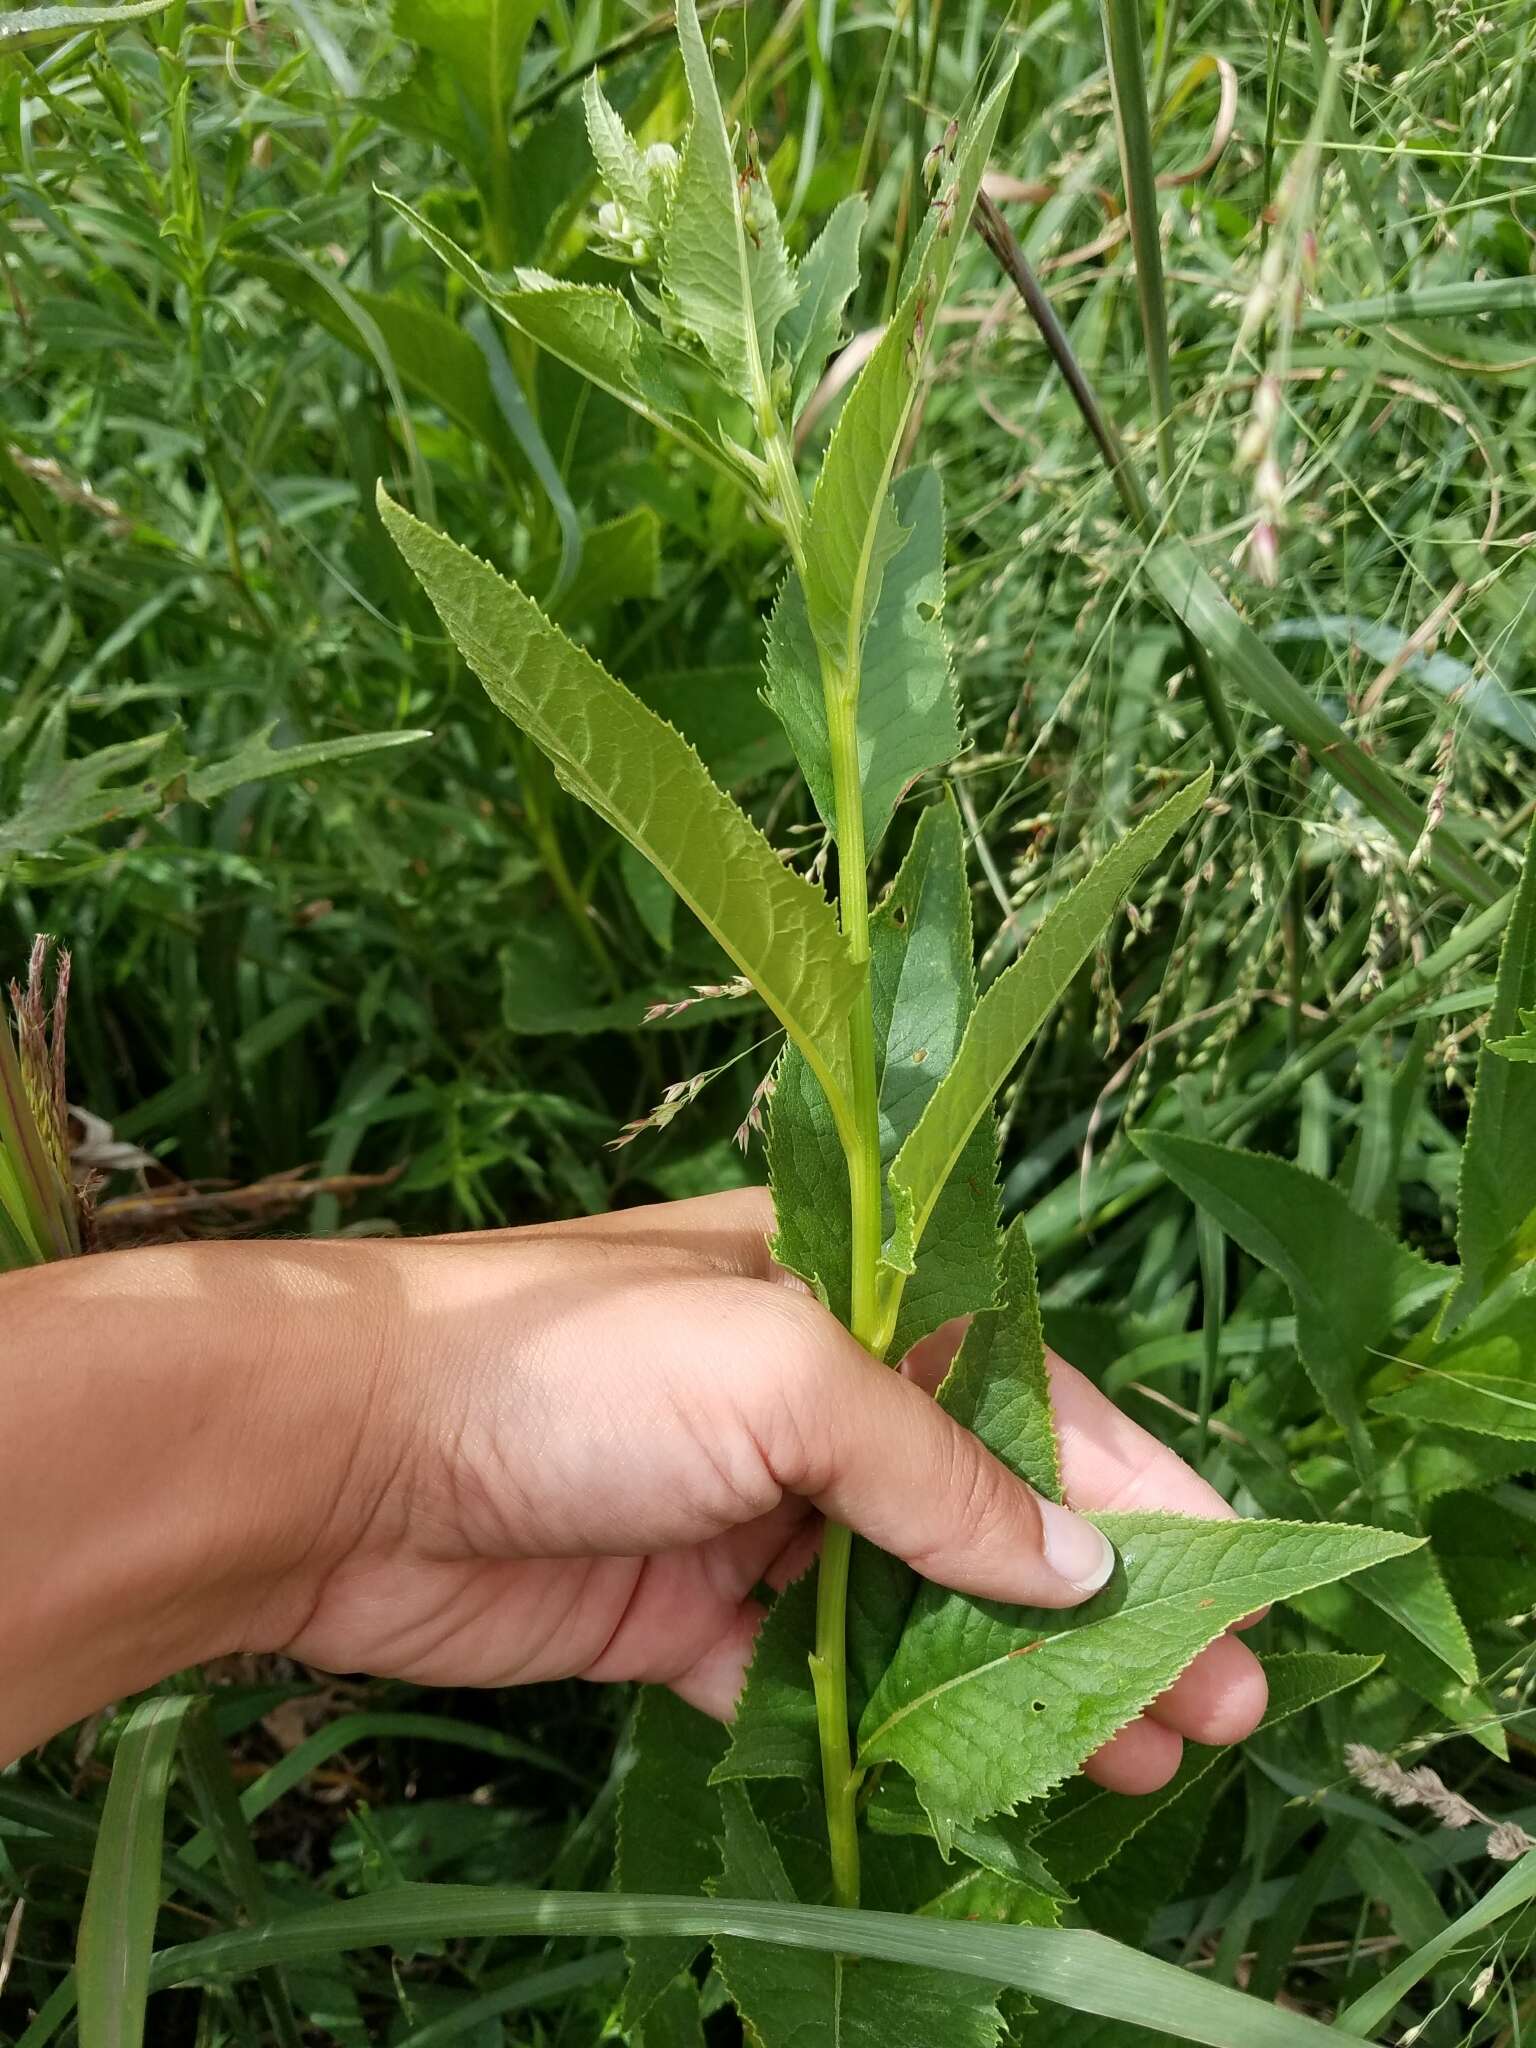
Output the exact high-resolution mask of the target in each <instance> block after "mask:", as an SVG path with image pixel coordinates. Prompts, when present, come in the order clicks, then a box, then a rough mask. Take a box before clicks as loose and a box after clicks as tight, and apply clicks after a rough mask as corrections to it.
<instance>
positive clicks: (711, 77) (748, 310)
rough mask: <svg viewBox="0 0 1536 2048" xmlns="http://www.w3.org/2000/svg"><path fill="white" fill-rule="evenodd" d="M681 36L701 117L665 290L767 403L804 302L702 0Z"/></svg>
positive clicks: (687, 156) (730, 370)
mask: <svg viewBox="0 0 1536 2048" xmlns="http://www.w3.org/2000/svg"><path fill="white" fill-rule="evenodd" d="M677 36H678V41H679V43H680V44H681V46H682V52H683V69H684V71H685V72H686V74H687V78H688V96H689V98H690V99H691V101H692V102H693V125H692V127H691V128H690V129H689V131H688V140H687V142H686V143H685V144H684V147H683V160H682V163H681V165H680V167H679V169H678V174H677V185H676V188H675V190H674V192H673V195H672V204H671V208H670V209H669V211H668V214H667V219H666V223H665V226H664V228H663V232H662V241H661V266H660V267H661V287H662V292H663V294H664V296H665V298H666V301H667V305H668V307H669V309H670V311H671V313H672V315H673V317H674V318H675V319H677V320H678V321H680V322H681V323H682V324H683V325H684V326H685V327H687V328H688V330H689V331H690V332H691V333H692V334H694V335H696V336H697V337H698V339H699V341H700V342H701V343H702V344H703V346H704V349H705V351H706V352H707V354H708V355H709V358H710V360H711V361H712V362H713V363H714V365H715V367H716V369H717V370H718V371H719V373H720V375H721V377H722V378H723V379H724V380H725V382H726V383H727V384H728V385H729V387H730V389H731V390H732V391H733V392H734V393H735V394H736V396H737V397H738V398H742V399H745V400H746V402H747V403H748V404H749V405H751V406H753V407H760V406H762V405H764V404H766V403H767V402H768V396H769V389H770V384H769V380H770V377H771V374H772V368H773V347H774V336H775V334H776V332H777V330H778V325H779V322H780V321H781V320H782V319H783V317H784V315H785V314H786V313H787V312H788V311H789V309H790V307H791V306H792V305H793V304H794V303H795V297H796V287H795V278H794V272H793V270H792V269H791V267H790V262H789V257H788V255H787V254H786V252H785V248H784V237H783V233H782V231H781V229H780V226H779V216H778V213H777V211H776V209H775V207H774V204H773V196H772V194H771V193H770V192H769V190H768V188H767V185H766V183H765V181H764V180H763V177H762V174H761V172H759V171H758V169H757V167H756V165H755V164H749V165H748V166H747V169H746V170H745V172H743V174H742V175H741V176H740V177H738V175H737V171H736V161H735V157H734V155H733V154H732V151H731V139H730V137H729V135H728V134H727V133H726V128H725V115H724V112H723V111H722V109H721V106H720V94H719V92H718V90H717V88H716V86H715V73H714V68H713V66H712V65H711V63H710V60H709V51H708V49H707V48H706V47H705V43H704V32H703V30H702V29H701V28H700V26H699V12H698V8H697V6H696V5H695V4H694V0H679V4H678V9H677ZM749 213H750V217H749Z"/></svg>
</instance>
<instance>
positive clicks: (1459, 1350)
mask: <svg viewBox="0 0 1536 2048" xmlns="http://www.w3.org/2000/svg"><path fill="white" fill-rule="evenodd" d="M1373 1405H1374V1406H1375V1407H1377V1408H1378V1409H1380V1410H1382V1411H1383V1412H1384V1413H1385V1414H1388V1415H1395V1416H1398V1417H1401V1418H1402V1419H1403V1420H1405V1421H1412V1422H1415V1423H1438V1424H1440V1425H1442V1426H1443V1427H1446V1428H1450V1429H1468V1430H1478V1431H1481V1432H1483V1433H1485V1434H1487V1435H1489V1436H1499V1437H1505V1438H1516V1439H1519V1440H1522V1441H1525V1442H1532V1441H1536V1267H1530V1266H1525V1267H1522V1268H1521V1269H1520V1270H1519V1271H1518V1272H1517V1273H1515V1274H1513V1275H1512V1276H1511V1277H1510V1278H1509V1279H1508V1280H1506V1281H1505V1283H1504V1285H1503V1286H1502V1287H1500V1288H1498V1289H1497V1290H1496V1292H1494V1293H1493V1294H1491V1295H1489V1296H1488V1298H1487V1299H1486V1300H1485V1301H1484V1302H1483V1303H1482V1304H1481V1306H1480V1307H1478V1308H1477V1309H1475V1310H1474V1311H1473V1313H1472V1314H1471V1315H1470V1316H1469V1317H1468V1319H1467V1320H1466V1321H1465V1322H1463V1323H1461V1324H1459V1325H1458V1326H1457V1327H1456V1329H1455V1330H1454V1331H1453V1332H1452V1333H1451V1335H1450V1336H1448V1337H1446V1338H1444V1339H1443V1340H1442V1341H1441V1342H1440V1343H1438V1344H1436V1345H1435V1347H1434V1349H1433V1350H1432V1351H1431V1352H1430V1354H1429V1356H1428V1357H1427V1358H1426V1360H1425V1361H1424V1363H1423V1365H1422V1367H1420V1368H1418V1369H1417V1370H1416V1371H1415V1374H1414V1377H1413V1378H1412V1379H1411V1380H1410V1381H1409V1383H1408V1385H1407V1386H1406V1387H1404V1388H1402V1389H1401V1390H1400V1391H1399V1392H1397V1393H1392V1394H1386V1395H1383V1396H1381V1397H1380V1398H1379V1399H1378V1400H1377V1401H1376V1402H1375V1403H1374V1404H1373Z"/></svg>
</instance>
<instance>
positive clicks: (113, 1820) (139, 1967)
mask: <svg viewBox="0 0 1536 2048" xmlns="http://www.w3.org/2000/svg"><path fill="white" fill-rule="evenodd" d="M195 1704H196V1696H195V1695H193V1694H191V1693H179V1694H174V1695H172V1696H170V1697H168V1698H165V1699H152V1700H146V1701H145V1702H144V1704H143V1705H142V1706H139V1707H136V1708H135V1709H134V1713H133V1717H132V1719H131V1720H130V1721H129V1723H128V1726H127V1728H126V1730H125V1731H124V1733H123V1738H122V1740H121V1742H120V1743H119V1744H118V1746H117V1755H116V1757H115V1759H114V1760H113V1765H112V1782H111V1784H110V1785H109V1786H108V1787H107V1803H106V1806H105V1807H104V1808H103V1810H102V1816H101V1829H100V1832H99V1834H98V1835H97V1838H96V1853H95V1855H94V1856H93V1857H92V1859H91V1880H90V1883H89V1885H88V1886H87V1887H86V1893H85V1910H84V1912H83V1914H82V1915H81V1920H80V1943H79V1949H78V1952H77V1956H76V1964H77V1970H78V1975H79V1985H80V2044H81V2048H139V2044H140V2043H141V2042H142V2041H143V2039H144V2002H145V1999H146V1998H147V1997H148V1995H149V1973H150V1961H151V1956H152V1952H153V1949H154V1942H155V1920H156V1917H157V1916H158V1914H159V1911H160V1850H161V1838H162V1836H163V1833H164V1828H165V1795H166V1792H167V1790H168V1788H169V1786H170V1782H171V1766H172V1764H173V1763H174V1762H175V1760H176V1744H177V1741H178V1739H179V1737H180V1734H181V1724H182V1721H183V1720H184V1719H185V1717H186V1715H187V1714H188V1713H189V1712H190V1711H191V1709H192V1707H193V1706H194V1705H195Z"/></svg>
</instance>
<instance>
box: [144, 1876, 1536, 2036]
mask: <svg viewBox="0 0 1536 2048" xmlns="http://www.w3.org/2000/svg"><path fill="white" fill-rule="evenodd" d="M1517 1868H1523V1866H1517ZM594 1934H595V1935H604V1934H607V1935H612V1934H623V1935H626V1936H631V1937H640V1938H646V1939H648V1938H650V1937H651V1936H653V1935H672V1934H691V1935H698V1936H701V1937H704V1938H707V1939H710V1940H716V1939H719V1940H725V1941H730V1942H737V1943H741V1942H760V1943H763V1944H765V1945H767V1946H772V1947H782V1948H790V1949H798V1950H800V1951H801V1952H802V1953H803V1954H804V1955H811V1956H824V1955H843V1956H868V1957H870V1958H871V1959H873V1960H875V1961H879V1962H894V1963H900V1964H902V1965H903V1966H904V1967H907V1968H909V1969H910V1968H912V1967H920V1968H923V1969H934V1970H951V1971H953V1972H955V1973H956V1974H957V1975H962V1976H972V1977H978V1978H981V1979H982V1980H983V1981H984V1982H986V1983H987V1984H989V1985H997V1984H1005V1985H1009V1986H1011V1987H1012V1988H1013V1989H1015V1990H1019V1991H1024V1992H1028V1993H1030V1994H1031V1995H1032V1996H1034V1997H1037V1998H1044V1999H1050V2000H1052V2001H1054V2002H1056V2003H1058V2004H1062V2005H1066V2006H1069V2007H1071V2008H1072V2009H1073V2010H1074V2011H1077V2012H1081V2013H1087V2014H1090V2015H1092V2014H1097V2015H1101V2016H1103V2017H1105V2018H1109V2019H1130V2018H1132V2017H1134V2018H1136V2019H1139V2020H1140V2021H1141V2022H1142V2024H1143V2025H1145V2026H1147V2027H1149V2028H1151V2029H1152V2031H1153V2032H1155V2033H1159V2034H1163V2035H1166V2036H1172V2037H1173V2039H1175V2040H1176V2041H1182V2042H1186V2043H1187V2042H1196V2043H1199V2044H1201V2048H1338V2042H1337V2037H1336V2036H1335V2035H1334V2034H1333V2033H1331V2032H1330V2031H1329V2029H1328V2028H1327V2027H1325V2026H1323V2025H1322V2024H1321V2023H1320V2022H1319V2021H1317V2020H1313V2019H1309V2018H1307V2017H1306V2015H1305V2014H1303V2013H1298V2012H1291V2011H1287V2010H1286V2009H1284V2008H1283V2007H1280V2006H1275V2005H1266V2004H1265V2003H1264V2002H1263V2001H1262V2000H1261V1999H1257V1998H1247V1997H1245V1996H1244V1995H1243V1994H1242V1993H1241V1992H1239V1991H1233V1990H1230V1989H1229V1988H1228V1987H1227V1986H1225V1985H1222V1984H1213V1983H1212V1982H1210V1980H1209V1979H1208V1978H1205V1977H1201V1976H1199V1975H1197V1974H1196V1973H1194V1972H1193V1971H1190V1970H1184V1969H1180V1968H1178V1967H1176V1966H1175V1965H1174V1964H1172V1963H1165V1962H1160V1961H1159V1960H1158V1959H1157V1958H1156V1957H1153V1956H1148V1955H1140V1954H1138V1953H1137V1952H1136V1951H1135V1950H1134V1949H1130V1948H1126V1947H1123V1946H1122V1945H1121V1944H1120V1943H1119V1942H1115V1941H1109V1940H1106V1939H1105V1937H1104V1936H1103V1935H1101V1934H1093V1933H1089V1932H1087V1931H1085V1930H1084V1929H1082V1928H1077V1927H989V1926H986V1925H984V1924H974V1925H973V1924H970V1923H967V1922H963V1921H954V1920H933V1919H929V1918H926V1917H918V1916H914V1915H912V1914H908V1913H874V1912H854V1911H843V1910H839V1909H838V1908H836V1907H832V1906H802V1905H791V1904H779V1903H777V1902H775V1901H771V1900H767V1901H765V1900H757V1899H726V1898H719V1899H706V1900H698V1899H691V1898H683V1897H671V1896H668V1897H658V1898H633V1897H626V1896H625V1895H624V1894H622V1893H610V1892H564V1891H529V1890H518V1889H514V1888H511V1887H505V1888H504V1887H499V1886H479V1885H453V1884H433V1885H397V1886H395V1887H393V1888H391V1889H389V1890H384V1891H377V1892H372V1893H370V1894H368V1895H367V1896H365V1897H362V1898H356V1899H345V1900H342V1901H341V1902H340V1903H337V1904H332V1905H324V1906H318V1907H310V1908H307V1909H302V1910H300V1911H297V1912H289V1913H285V1914H284V1915H283V1917H282V1918H281V1919H280V1920H275V1921H272V1922H271V1923H269V1925H267V1926H265V1927H250V1928H247V1927H241V1928H235V1929H232V1930H231V1931H229V1932H227V1933H222V1934H214V1935H209V1936H207V1937H205V1938H204V1939H203V1940H200V1941H194V1942H188V1943H186V1944H185V1945H184V1946H182V1947H179V1948H170V1949H165V1950H162V1951H161V1953H160V1954H159V1955H158V1956H157V1957H156V1959H155V1964H154V1968H153V1971H152V1973H151V1982H152V1984H153V1986H154V1988H155V1989H157V1990H158V1989H161V1988H170V1987H172V1986H175V1985H180V1984H200V1983H209V1982H214V1983H218V1982H224V1981H228V1980H229V1979H230V1978H232V1977H239V1976H243V1975H245V1974H247V1973H249V1972H250V1971H252V1970H254V1969H258V1968H262V1967H265V1966H266V1965H269V1964H281V1963H289V1962H297V1961H302V1960H303V1959H305V1958H307V1957H312V1956H334V1955H339V1954H342V1953H344V1952H346V1951H348V1950H350V1949H358V1948H376V1947H380V1946H396V1947H408V1946H410V1945H411V1944H413V1943H418V1942H421V1943H425V1942H438V1941H446V1940H456V1941H475V1940H481V1939H485V1938H489V1937H491V1936H497V1935H533V1936H535V1937H537V1938H539V1939H542V1940H546V1941H547V1940H551V1939H554V1938H555V1937H557V1936H569V1935H594ZM800 1967H801V1968H803V1967H804V1965H803V1964H802V1965H801V1966H800ZM826 2020H827V2013H826V2010H825V2008H819V2009H815V2010H813V2011H812V2012H811V2014H810V2016H809V2020H808V2023H807V2034H806V2036H805V2039H806V2040H807V2041H808V2042H809V2041H824V2040H825V2039H826V2034H825V2023H826ZM898 2038H899V2037H898ZM938 2038H939V2039H941V2040H942V2039H943V2037H942V2036H940V2037H938ZM931 2039H932V2037H929V2039H925V2040H924V2042H923V2048H930V2041H931ZM881 2048H887V2044H885V2043H882V2044H881Z"/></svg>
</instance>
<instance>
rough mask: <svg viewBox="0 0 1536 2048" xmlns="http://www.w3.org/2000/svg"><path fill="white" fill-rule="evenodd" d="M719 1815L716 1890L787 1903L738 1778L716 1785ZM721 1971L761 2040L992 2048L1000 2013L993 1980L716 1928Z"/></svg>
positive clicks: (863, 2047)
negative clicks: (720, 1866) (721, 1853)
mask: <svg viewBox="0 0 1536 2048" xmlns="http://www.w3.org/2000/svg"><path fill="white" fill-rule="evenodd" d="M721 1805H722V1809H723V1812H724V1816H725V1869H724V1874H723V1876H722V1878H721V1885H720V1888H721V1890H722V1892H724V1893H727V1894H730V1895H731V1896H734V1897H737V1898H748V1899H757V1900H761V1901H763V1902H765V1903H768V1904H774V1905H789V1904H792V1903H793V1901H794V1893H793V1891H792V1890H791V1888H790V1883H789V1879H788V1877H787V1876H786V1874H785V1871H784V1865H783V1862H782V1861H781V1859H780V1857H779V1852H778V1850H777V1849H776V1848H775V1846H774V1843H773V1839H772V1837H771V1836H770V1834H769V1833H768V1830H767V1828H766V1827H765V1826H764V1825H763V1822H762V1821H761V1820H760V1819H759V1818H758V1816H757V1814H756V1813H755V1812H754V1811H753V1808H752V1802H751V1795H750V1794H749V1792H748V1791H747V1789H746V1787H745V1786H743V1785H727V1786H726V1787H725V1788H724V1791H723V1793H722V1795H721ZM715 1955H716V1958H717V1960H718V1963H719V1967H720V1974H721V1976H722V1977H723V1978H724V1980H725V1983H726V1985H727V1987H728V1989H729V1990H730V1993H731V1996H732V1998H733V1999H734V2000H735V2002H736V2005H737V2007H738V2009H739V2010H740V2012H741V2016H742V2018H743V2020H744V2021H745V2022H746V2025H747V2028H748V2030H749V2033H750V2036H751V2038H752V2039H753V2041H754V2042H757V2043H760V2044H761V2048H797V2044H805V2043H809V2042H815V2043H817V2044H822V2043H825V2044H826V2048H896V2044H898V2043H904V2042H911V2043H912V2044H913V2048H917V2044H919V2043H922V2044H929V2043H937V2042H942V2043H943V2044H944V2048H992V2044H993V2043H994V2042H995V2041H996V2040H997V2037H998V2031H999V2020H998V2014H997V1999H996V1993H995V1992H994V1991H993V1989H992V1988H991V1987H990V1986H989V1985H987V1984H985V1983H980V1982H977V1981H976V1980H975V1979H961V1978H956V1977H952V1976H945V1975H944V1974H943V1973H941V1972H939V1971H935V1970H925V1969H915V1968H911V1967H908V1966H906V1965H904V1964H901V1963H889V1962H861V1963H857V1964H855V1963H854V1962H853V1961H852V1960H851V1959H850V1958H845V1957H844V1956H841V1955H830V1956H817V1957H815V1958H814V1959H812V1958H810V1957H807V1956H804V1955H799V1956H796V1955H794V1954H791V1953H790V1952H789V1951H787V1950H784V1949H777V1948H766V1947H763V1946H761V1945H759V1944H757V1943H753V1942H744V1941H737V1940H733V1939H731V1938H729V1937H725V1936H717V1938H716V1940H715Z"/></svg>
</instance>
